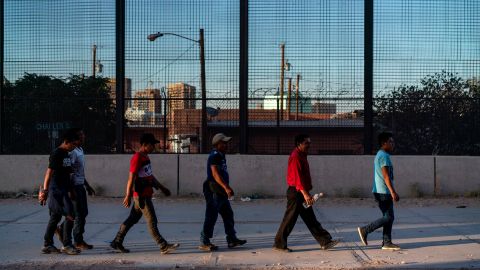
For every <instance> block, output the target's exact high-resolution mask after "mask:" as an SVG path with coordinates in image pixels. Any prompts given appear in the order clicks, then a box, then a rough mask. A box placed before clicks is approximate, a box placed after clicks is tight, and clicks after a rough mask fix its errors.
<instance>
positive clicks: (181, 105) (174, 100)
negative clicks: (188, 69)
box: [167, 82, 196, 116]
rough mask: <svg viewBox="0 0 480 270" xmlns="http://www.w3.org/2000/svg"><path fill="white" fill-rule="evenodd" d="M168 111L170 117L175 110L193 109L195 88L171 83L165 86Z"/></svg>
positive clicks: (184, 84)
mask: <svg viewBox="0 0 480 270" xmlns="http://www.w3.org/2000/svg"><path fill="white" fill-rule="evenodd" d="M167 90H168V98H169V101H168V111H169V115H170V116H172V114H173V112H174V111H175V110H185V109H195V103H196V100H195V86H191V85H188V84H186V83H181V82H180V83H171V84H169V85H167Z"/></svg>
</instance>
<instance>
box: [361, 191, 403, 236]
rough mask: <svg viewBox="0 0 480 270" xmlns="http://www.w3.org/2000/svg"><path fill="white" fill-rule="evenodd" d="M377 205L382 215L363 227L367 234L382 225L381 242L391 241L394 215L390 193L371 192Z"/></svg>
mask: <svg viewBox="0 0 480 270" xmlns="http://www.w3.org/2000/svg"><path fill="white" fill-rule="evenodd" d="M373 196H374V197H375V201H376V202H378V207H379V208H380V211H382V215H383V216H382V217H381V218H379V219H377V220H375V221H374V222H372V223H370V224H368V225H367V226H365V227H363V228H364V229H365V232H366V233H367V234H369V233H371V232H373V231H375V230H376V229H378V228H380V227H383V243H391V242H392V226H393V221H394V220H395V216H394V214H393V200H392V195H390V194H381V193H373Z"/></svg>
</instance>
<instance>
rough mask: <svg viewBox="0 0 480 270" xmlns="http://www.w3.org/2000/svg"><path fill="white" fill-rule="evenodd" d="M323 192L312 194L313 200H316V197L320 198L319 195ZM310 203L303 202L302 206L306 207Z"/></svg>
mask: <svg viewBox="0 0 480 270" xmlns="http://www.w3.org/2000/svg"><path fill="white" fill-rule="evenodd" d="M322 195H323V194H321V193H317V194H315V195H313V202H316V201H317V200H318V199H320V197H321V196H322ZM310 206H311V205H308V204H307V202H303V207H305V208H308V207H310Z"/></svg>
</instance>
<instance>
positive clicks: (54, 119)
mask: <svg viewBox="0 0 480 270" xmlns="http://www.w3.org/2000/svg"><path fill="white" fill-rule="evenodd" d="M106 83H107V79H105V78H101V77H96V78H93V77H85V78H83V77H80V76H76V75H70V76H69V77H68V78H66V79H59V78H54V77H52V76H43V75H36V74H25V75H24V76H23V77H22V78H20V79H18V80H17V81H16V82H15V83H10V82H6V84H5V97H6V100H5V105H6V106H5V126H7V127H9V128H8V129H7V130H5V133H4V138H5V140H4V145H3V147H4V151H5V152H6V153H25V154H27V153H49V152H50V151H51V150H52V146H53V145H58V144H59V143H60V139H58V137H60V135H61V133H62V131H63V130H64V129H65V128H68V127H81V128H83V129H84V130H85V132H86V134H87V136H88V137H87V141H86V148H87V151H88V152H90V153H105V152H111V149H112V145H113V144H114V142H115V133H114V132H115V128H114V127H115V122H114V121H115V108H114V106H113V103H112V100H111V99H110V97H109V89H108V87H107V84H106ZM55 130H58V133H57V134H55V133H56V132H55ZM52 131H53V133H52ZM55 137H57V139H55Z"/></svg>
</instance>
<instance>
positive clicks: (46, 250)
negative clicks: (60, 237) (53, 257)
mask: <svg viewBox="0 0 480 270" xmlns="http://www.w3.org/2000/svg"><path fill="white" fill-rule="evenodd" d="M42 253H43V254H52V253H54V254H59V253H60V250H59V249H58V248H56V247H55V246H54V245H49V246H44V247H43V248H42Z"/></svg>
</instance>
